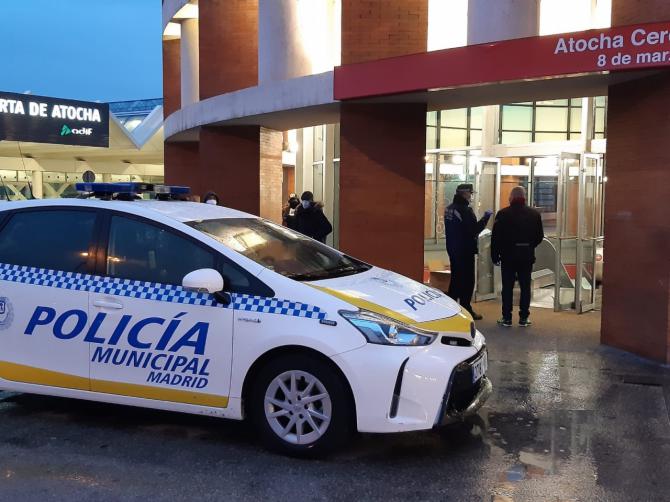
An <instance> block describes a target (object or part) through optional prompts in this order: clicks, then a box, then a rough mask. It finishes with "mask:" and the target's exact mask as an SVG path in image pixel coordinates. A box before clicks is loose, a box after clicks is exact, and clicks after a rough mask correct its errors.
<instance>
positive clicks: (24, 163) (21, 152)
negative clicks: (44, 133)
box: [3, 141, 35, 200]
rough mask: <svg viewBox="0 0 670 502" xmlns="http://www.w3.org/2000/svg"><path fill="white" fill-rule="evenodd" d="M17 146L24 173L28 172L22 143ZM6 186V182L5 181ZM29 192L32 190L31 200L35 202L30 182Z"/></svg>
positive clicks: (18, 142)
mask: <svg viewBox="0 0 670 502" xmlns="http://www.w3.org/2000/svg"><path fill="white" fill-rule="evenodd" d="M16 145H17V146H18V147H19V156H20V157H21V164H22V165H23V171H24V172H27V171H26V159H25V158H24V157H23V151H21V142H20V141H17V142H16ZM3 185H4V181H3ZM28 190H30V200H33V199H34V198H35V196H34V195H33V186H32V185H31V184H30V180H28Z"/></svg>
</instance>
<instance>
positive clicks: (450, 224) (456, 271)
mask: <svg viewBox="0 0 670 502" xmlns="http://www.w3.org/2000/svg"><path fill="white" fill-rule="evenodd" d="M473 193H474V192H473V189H472V184H470V183H465V184H462V185H458V187H457V188H456V194H455V195H454V201H453V202H452V203H451V204H450V205H449V206H447V209H446V210H445V211H444V233H445V234H446V238H447V253H448V254H449V262H450V263H451V281H450V283H449V291H448V292H447V294H448V295H449V296H450V297H451V298H453V299H454V300H455V301H457V302H460V304H461V307H463V308H464V309H466V310H467V311H468V312H470V314H471V315H472V318H473V319H475V320H480V319H481V318H482V316H480V315H479V314H477V313H476V312H475V311H474V310H472V305H471V304H470V302H471V301H472V293H473V292H474V290H475V255H476V254H477V252H478V249H477V247H478V246H477V238H478V237H479V234H480V233H481V232H482V230H484V228H485V227H486V224H487V223H488V222H489V218H491V215H492V214H493V212H492V211H486V213H485V214H484V216H483V217H482V218H481V219H480V220H479V221H477V217H476V216H475V212H474V211H473V210H472V208H471V207H470V200H471V199H472V194H473Z"/></svg>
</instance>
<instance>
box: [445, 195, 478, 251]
mask: <svg viewBox="0 0 670 502" xmlns="http://www.w3.org/2000/svg"><path fill="white" fill-rule="evenodd" d="M488 221H489V218H488V217H487V216H484V217H483V218H481V219H480V220H479V221H477V217H476V216H475V212H474V211H473V210H472V208H471V207H470V204H469V202H468V201H467V199H465V198H464V197H462V196H461V195H458V194H456V195H454V201H453V202H452V203H451V204H449V206H447V209H446V210H445V211H444V233H445V235H446V239H447V253H449V256H450V257H451V258H456V259H458V258H466V257H468V256H474V255H476V254H477V252H478V245H477V238H478V237H479V234H480V233H481V232H482V230H484V228H485V227H486V224H487V223H488Z"/></svg>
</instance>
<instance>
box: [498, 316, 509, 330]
mask: <svg viewBox="0 0 670 502" xmlns="http://www.w3.org/2000/svg"><path fill="white" fill-rule="evenodd" d="M497 322H498V325H499V326H505V327H506V328H511V327H512V320H511V319H505V318H504V317H501V318H500V319H498V321H497Z"/></svg>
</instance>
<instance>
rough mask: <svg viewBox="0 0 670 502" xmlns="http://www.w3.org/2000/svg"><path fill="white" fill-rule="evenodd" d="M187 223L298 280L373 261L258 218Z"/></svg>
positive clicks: (351, 270)
mask: <svg viewBox="0 0 670 502" xmlns="http://www.w3.org/2000/svg"><path fill="white" fill-rule="evenodd" d="M186 224H187V225H189V226H192V227H193V228H195V229H196V230H199V231H201V232H203V233H206V234H208V235H210V236H212V237H214V238H215V239H216V240H218V241H219V242H221V243H222V244H224V245H225V246H227V247H229V248H231V249H233V250H235V251H237V252H238V253H240V254H242V255H244V256H246V257H247V258H250V259H251V260H254V261H255V262H256V263H259V264H261V265H263V266H264V267H267V268H269V269H271V270H273V271H275V272H277V273H278V274H282V275H284V276H286V277H290V278H291V279H295V280H298V281H310V280H319V279H331V278H334V277H342V276H345V275H353V274H358V273H361V272H365V271H366V270H369V269H370V265H367V264H365V263H363V262H361V261H359V260H356V259H355V258H352V257H350V256H347V255H345V254H343V253H340V252H339V251H337V250H335V249H333V248H330V247H328V246H326V245H325V244H322V243H320V242H318V241H315V240H313V239H310V238H308V237H306V236H304V235H302V234H300V233H298V232H294V231H292V230H290V229H288V228H286V227H282V226H280V225H277V224H275V223H272V222H269V221H265V220H261V219H258V218H222V219H212V220H202V221H191V222H187V223H186Z"/></svg>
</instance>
